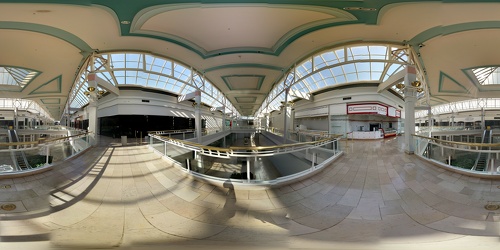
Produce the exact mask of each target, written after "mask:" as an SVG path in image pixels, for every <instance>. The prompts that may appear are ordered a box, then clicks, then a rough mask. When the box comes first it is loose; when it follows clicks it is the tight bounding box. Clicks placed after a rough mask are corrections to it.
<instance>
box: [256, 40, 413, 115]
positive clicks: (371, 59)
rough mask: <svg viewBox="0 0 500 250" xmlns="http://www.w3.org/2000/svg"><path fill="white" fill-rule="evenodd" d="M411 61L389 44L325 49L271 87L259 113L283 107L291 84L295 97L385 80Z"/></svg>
mask: <svg viewBox="0 0 500 250" xmlns="http://www.w3.org/2000/svg"><path fill="white" fill-rule="evenodd" d="M407 60H408V56H407V55H406V52H405V50H404V49H401V48H398V47H394V46H387V45H354V46H342V47H337V48H334V49H330V50H326V51H323V52H321V53H318V54H316V55H313V56H311V57H308V58H306V59H305V60H303V61H302V62H301V63H298V64H297V66H295V68H293V69H291V71H290V72H289V73H288V74H287V75H285V77H284V78H283V79H281V81H279V82H278V83H277V84H276V85H275V87H274V88H273V89H272V90H271V92H270V93H269V95H268V96H267V98H266V100H265V101H264V103H263V104H262V106H261V108H260V109H259V110H258V111H257V115H259V114H262V113H269V112H271V111H273V110H279V109H280V107H281V106H282V103H284V101H285V94H284V90H285V89H286V88H287V87H290V95H291V96H294V97H292V98H295V97H303V96H307V95H309V94H311V93H314V92H317V91H320V90H323V89H326V88H331V87H333V86H335V85H341V84H354V83H364V82H377V83H381V82H383V81H385V80H386V79H387V78H389V77H390V76H391V75H392V74H394V73H395V72H398V71H400V70H402V69H403V68H404V67H405V65H407V63H408V62H407ZM290 79H291V80H290ZM290 99H291V98H290ZM290 99H288V101H290Z"/></svg>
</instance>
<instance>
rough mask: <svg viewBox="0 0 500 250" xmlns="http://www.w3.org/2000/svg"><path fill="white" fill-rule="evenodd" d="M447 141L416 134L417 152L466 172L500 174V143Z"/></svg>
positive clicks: (440, 163) (446, 165)
mask: <svg viewBox="0 0 500 250" xmlns="http://www.w3.org/2000/svg"><path fill="white" fill-rule="evenodd" d="M493 142H494V143H476V142H472V143H471V142H467V141H465V142H461V141H446V140H440V139H436V138H430V137H424V136H419V135H414V143H415V154H417V155H419V156H422V157H424V158H427V159H429V160H431V161H433V162H435V163H438V164H439V165H440V166H443V167H447V168H450V169H451V170H458V171H462V172H464V173H474V174H480V175H500V158H499V156H500V144H499V143H495V141H494V140H493Z"/></svg>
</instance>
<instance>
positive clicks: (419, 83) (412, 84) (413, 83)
mask: <svg viewBox="0 0 500 250" xmlns="http://www.w3.org/2000/svg"><path fill="white" fill-rule="evenodd" d="M421 85H422V83H421V82H420V81H413V82H411V86H413V87H417V88H418V87H420V86H421Z"/></svg>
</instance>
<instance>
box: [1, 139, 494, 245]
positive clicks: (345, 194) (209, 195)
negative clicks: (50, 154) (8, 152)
mask: <svg viewBox="0 0 500 250" xmlns="http://www.w3.org/2000/svg"><path fill="white" fill-rule="evenodd" d="M402 141H403V138H402V137H396V138H392V139H387V140H377V141H371V140H370V141H354V142H352V141H349V142H348V143H347V145H346V142H345V141H343V142H342V146H343V149H344V150H345V155H344V156H343V157H341V158H340V159H339V160H337V161H336V162H334V163H333V164H331V166H329V167H327V168H325V169H324V171H323V172H321V173H319V174H317V175H315V176H314V177H312V178H309V179H306V180H303V181H299V182H296V183H294V184H292V185H286V186H282V187H280V188H275V189H268V190H263V189H261V190H239V189H237V188H233V187H232V186H231V185H230V183H228V185H227V186H226V187H224V188H220V187H214V186H212V185H210V184H207V183H203V182H200V181H198V180H195V179H192V178H190V177H189V176H185V174H184V173H183V172H181V171H179V170H178V169H177V168H175V167H173V166H172V164H171V163H170V162H167V161H165V160H163V159H162V158H160V156H159V155H157V154H155V153H153V152H152V151H151V150H150V149H148V148H147V146H146V145H133V143H131V144H132V145H129V146H122V145H121V143H120V141H119V140H112V139H107V138H101V139H100V145H98V146H97V147H94V148H91V149H90V150H89V151H88V152H86V153H84V154H82V155H81V156H79V157H77V158H73V159H70V160H68V161H66V162H64V163H62V164H60V165H58V166H55V168H54V170H52V171H49V172H45V173H43V174H40V175H38V176H30V177H25V178H17V179H5V180H0V187H1V189H0V206H2V208H6V209H7V210H8V209H12V208H13V206H12V204H13V205H15V208H13V210H11V211H6V210H5V209H3V210H0V213H1V214H0V249H2V250H10V249H51V248H54V249H79V248H81V249H83V248H96V249H116V248H121V249H166V248H165V247H170V248H171V249H183V248H188V249H194V248H199V247H203V249H214V248H217V249H236V248H238V249H289V248H302V249H304V248H306V249H311V248H314V249H452V248H453V249H466V248H469V249H495V248H497V247H498V244H499V240H500V210H492V211H490V210H487V209H485V205H490V207H492V208H494V207H495V206H494V205H500V181H493V180H482V179H478V178H473V177H467V176H463V175H460V174H456V173H451V172H448V171H446V170H443V169H440V168H437V167H434V166H432V165H430V164H429V163H427V162H425V161H422V160H420V158H418V157H416V156H414V155H407V154H405V153H404V152H403V149H402V148H403V145H402ZM170 248H169V249H170Z"/></svg>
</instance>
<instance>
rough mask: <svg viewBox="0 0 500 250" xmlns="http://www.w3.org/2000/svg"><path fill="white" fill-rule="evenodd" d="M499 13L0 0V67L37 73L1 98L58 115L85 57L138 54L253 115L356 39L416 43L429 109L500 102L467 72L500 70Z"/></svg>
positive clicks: (345, 5) (347, 4)
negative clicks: (278, 89) (283, 82)
mask: <svg viewBox="0 0 500 250" xmlns="http://www.w3.org/2000/svg"><path fill="white" fill-rule="evenodd" d="M498 13H500V1H452V0H448V1H413V2H412V1H394V0H365V1H363V0H361V1H359V0H352V1H349V0H346V1H307V0H303V1H286V0H285V1H212V0H204V1H188V0H184V1H181V0H180V1H162V0H155V1H133V0H122V1H110V0H76V1H71V2H69V1H63V0H51V1H43V0H40V1H5V0H0V67H15V68H23V69H27V70H31V71H36V72H39V74H38V75H37V76H36V77H34V78H32V79H31V81H30V82H29V83H28V84H26V85H24V86H22V87H19V86H3V85H2V86H0V90H1V91H0V97H9V98H27V99H31V100H35V101H37V102H38V103H39V104H40V105H42V106H43V107H45V108H46V109H47V110H48V111H49V112H50V113H51V114H52V116H53V117H54V118H56V119H58V118H59V117H60V116H61V114H62V112H63V109H64V106H65V105H66V102H67V101H68V100H67V99H68V94H69V92H70V90H71V88H72V86H73V84H74V82H75V78H76V77H77V73H78V72H79V67H81V65H82V63H83V62H84V61H85V60H86V59H87V57H88V56H89V55H90V54H91V53H92V52H94V51H101V52H104V51H117V50H133V51H144V52H149V53H152V54H156V55H160V56H165V57H168V58H172V59H174V60H177V61H179V62H182V63H184V64H186V65H189V66H191V67H192V68H193V69H195V70H197V71H199V72H201V73H203V74H204V75H205V77H206V78H208V79H209V80H210V81H211V82H212V83H213V84H214V85H216V86H217V87H218V88H219V89H220V90H221V91H222V92H224V93H225V94H226V96H227V97H228V98H229V100H230V101H231V102H232V103H233V104H234V106H235V107H236V108H237V109H239V111H240V113H241V114H243V115H252V114H253V113H254V112H255V111H256V110H257V109H258V108H259V107H260V105H261V104H262V102H263V100H264V99H265V97H266V96H267V94H268V93H269V91H270V90H271V89H272V87H273V85H274V84H275V83H276V82H277V81H278V80H279V79H280V78H281V77H283V74H284V72H286V71H287V70H288V69H289V68H290V67H293V65H294V64H296V63H298V62H300V61H301V60H302V59H303V58H305V57H306V56H310V55H312V54H314V53H317V52H320V51H322V50H324V49H326V48H332V47H335V46H341V45H345V44H353V43H390V44H400V45H403V44H406V45H408V46H411V47H413V49H414V50H415V51H416V53H418V55H419V64H420V65H421V67H422V69H425V81H426V82H427V84H428V87H429V89H428V92H429V94H430V100H431V104H441V103H447V102H452V101H458V100H464V99H471V98H478V97H498V96H499V94H500V87H498V86H499V85H489V86H481V85H479V84H477V82H475V81H474V79H471V77H470V75H469V74H467V72H468V71H467V70H468V69H471V68H474V67H481V66H499V65H500V50H499V49H497V47H496V46H498V44H499V41H500V16H499V15H498Z"/></svg>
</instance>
